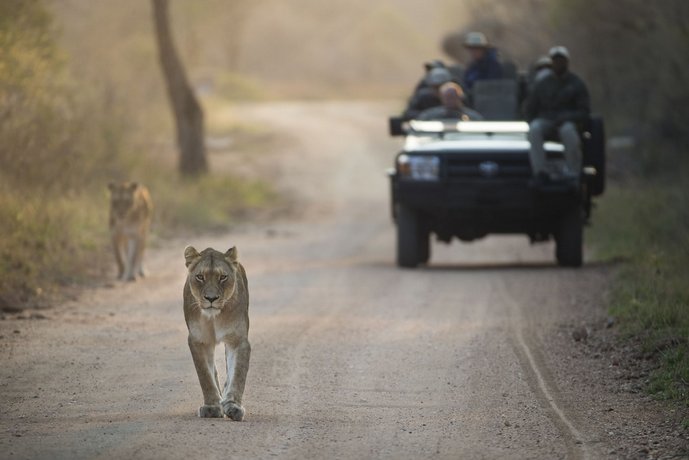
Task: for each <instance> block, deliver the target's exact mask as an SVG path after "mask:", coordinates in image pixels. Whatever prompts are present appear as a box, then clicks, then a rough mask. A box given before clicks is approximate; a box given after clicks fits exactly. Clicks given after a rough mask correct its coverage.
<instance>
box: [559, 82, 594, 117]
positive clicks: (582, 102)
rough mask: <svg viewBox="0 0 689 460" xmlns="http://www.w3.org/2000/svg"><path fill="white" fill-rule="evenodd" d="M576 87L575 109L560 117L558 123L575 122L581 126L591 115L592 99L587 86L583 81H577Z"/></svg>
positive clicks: (561, 114) (563, 113)
mask: <svg viewBox="0 0 689 460" xmlns="http://www.w3.org/2000/svg"><path fill="white" fill-rule="evenodd" d="M574 85H575V86H574V87H575V97H574V104H573V107H572V108H571V110H567V111H564V112H562V113H560V114H559V115H558V117H557V122H558V123H564V122H566V121H573V122H574V123H577V124H581V123H583V122H585V121H586V119H587V118H588V117H589V114H590V113H591V98H590V96H589V91H588V89H587V88H586V85H585V84H584V82H583V81H581V80H577V81H576V82H575V83H574Z"/></svg>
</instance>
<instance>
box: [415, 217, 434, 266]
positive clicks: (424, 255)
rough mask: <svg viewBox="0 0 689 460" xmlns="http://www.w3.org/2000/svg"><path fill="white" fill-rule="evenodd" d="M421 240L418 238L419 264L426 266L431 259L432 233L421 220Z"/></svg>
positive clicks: (419, 223)
mask: <svg viewBox="0 0 689 460" xmlns="http://www.w3.org/2000/svg"><path fill="white" fill-rule="evenodd" d="M418 225H419V238H418V242H417V244H418V251H419V252H418V254H419V263H420V264H426V263H428V260H429V259H430V258H431V232H429V231H428V229H427V228H426V225H425V223H424V222H423V221H422V220H421V219H419V220H418Z"/></svg>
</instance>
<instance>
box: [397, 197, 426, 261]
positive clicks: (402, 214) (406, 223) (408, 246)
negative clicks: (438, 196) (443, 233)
mask: <svg viewBox="0 0 689 460" xmlns="http://www.w3.org/2000/svg"><path fill="white" fill-rule="evenodd" d="M420 230H421V229H420V228H419V219H418V217H417V214H416V211H414V210H413V209H411V208H409V207H407V206H404V205H402V204H400V205H398V208H397V265H398V266H400V267H407V268H414V267H416V266H417V265H418V264H419V262H420V260H421V255H422V254H420V253H419V252H420V251H419V248H420V246H421V245H420V244H419V241H420V237H421V233H422V232H420Z"/></svg>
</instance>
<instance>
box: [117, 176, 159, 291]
mask: <svg viewBox="0 0 689 460" xmlns="http://www.w3.org/2000/svg"><path fill="white" fill-rule="evenodd" d="M108 188H109V189H110V236H111V238H112V245H113V250H114V251H115V260H116V261H117V278H118V279H120V280H123V281H134V280H135V279H136V277H137V276H144V269H143V258H144V250H145V249H146V237H147V236H148V230H149V228H150V226H151V217H152V213H153V203H152V202H151V195H150V194H149V193H148V189H147V188H146V187H144V186H143V185H140V184H137V183H136V182H120V183H118V184H116V183H114V182H111V183H110V184H108Z"/></svg>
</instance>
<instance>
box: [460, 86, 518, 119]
mask: <svg viewBox="0 0 689 460" xmlns="http://www.w3.org/2000/svg"><path fill="white" fill-rule="evenodd" d="M472 92H473V94H472V96H473V97H472V102H473V108H474V109H475V110H476V111H478V112H479V113H480V114H481V115H483V118H484V119H486V120H491V121H497V120H517V119H518V118H519V117H518V99H519V85H518V83H517V80H515V79H511V78H502V79H498V80H479V81H477V82H476V83H475V84H474V87H473V91H472Z"/></svg>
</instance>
